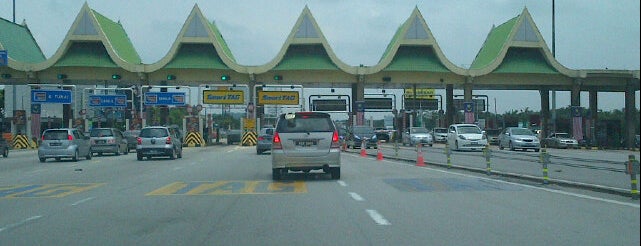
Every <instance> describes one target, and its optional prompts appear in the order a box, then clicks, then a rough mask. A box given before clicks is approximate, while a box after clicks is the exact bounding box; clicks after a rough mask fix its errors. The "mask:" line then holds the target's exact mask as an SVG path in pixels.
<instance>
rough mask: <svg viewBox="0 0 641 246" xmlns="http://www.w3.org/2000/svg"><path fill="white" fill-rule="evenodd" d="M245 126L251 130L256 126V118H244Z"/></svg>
mask: <svg viewBox="0 0 641 246" xmlns="http://www.w3.org/2000/svg"><path fill="white" fill-rule="evenodd" d="M243 128H244V129H246V130H251V129H254V128H256V119H252V118H243Z"/></svg>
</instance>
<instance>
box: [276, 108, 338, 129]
mask: <svg viewBox="0 0 641 246" xmlns="http://www.w3.org/2000/svg"><path fill="white" fill-rule="evenodd" d="M277 124H278V125H277V126H276V131H277V132H282V133H296V132H333V131H334V123H332V119H331V118H330V117H329V114H326V113H295V114H284V115H281V117H280V118H279V120H278V123H277Z"/></svg>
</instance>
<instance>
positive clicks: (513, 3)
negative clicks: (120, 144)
mask: <svg viewBox="0 0 641 246" xmlns="http://www.w3.org/2000/svg"><path fill="white" fill-rule="evenodd" d="M15 2H16V16H15V19H16V21H17V22H18V23H21V22H22V21H23V20H26V23H27V24H28V26H29V28H30V30H31V32H32V33H33V35H34V37H35V39H36V41H37V42H38V44H39V45H40V47H41V48H42V50H43V52H44V54H45V56H46V57H51V56H52V55H53V54H54V53H55V52H56V50H57V49H58V47H59V46H60V44H61V42H62V40H63V39H64V36H65V35H66V33H67V31H68V30H69V28H70V27H71V24H72V22H73V20H74V19H75V18H76V16H77V14H78V12H79V11H80V8H81V7H82V5H83V4H84V3H85V1H84V0H16V1H15ZM86 2H87V3H88V4H89V6H90V7H91V8H92V9H94V10H96V11H98V12H99V13H101V14H103V15H105V16H106V17H108V18H110V19H112V20H116V21H117V20H119V21H120V22H121V23H122V25H123V26H124V28H125V31H126V32H127V33H128V35H129V37H130V39H131V41H132V43H133V45H134V47H135V48H136V49H137V51H138V53H139V54H140V56H141V58H142V60H143V63H154V62H157V61H158V60H160V59H161V58H162V57H164V56H165V55H166V54H167V52H168V50H169V48H170V47H171V45H172V44H173V42H174V41H175V39H176V36H177V35H178V32H179V30H180V29H181V28H182V25H183V24H184V22H185V20H186V18H187V16H188V15H189V13H190V11H191V10H192V8H193V7H194V4H198V6H199V7H200V9H201V11H202V12H203V14H204V16H205V17H206V18H207V19H209V20H210V21H215V23H216V25H217V26H218V28H219V29H220V31H221V33H222V34H223V36H224V38H225V40H226V41H227V43H228V45H229V46H230V48H231V50H232V52H233V54H234V56H235V57H236V60H237V62H238V63H240V64H242V65H262V64H265V63H267V62H269V61H271V60H272V59H273V58H274V57H275V56H276V54H277V53H278V51H279V50H280V49H281V48H282V46H283V44H284V42H285V38H286V37H287V35H288V34H289V33H290V32H291V30H292V28H293V26H294V24H295V22H296V20H297V18H298V17H299V15H300V14H301V12H302V10H303V8H304V7H305V6H306V5H307V6H308V7H309V9H310V10H311V12H312V15H313V16H314V18H315V19H316V21H317V22H318V24H319V26H320V28H321V31H322V32H323V34H324V35H325V37H326V38H327V40H328V41H329V43H330V45H331V47H332V49H333V50H334V52H335V53H336V54H337V56H338V57H339V58H340V59H341V60H343V61H344V62H346V63H347V64H349V65H354V66H356V65H358V64H364V65H374V64H377V63H378V60H379V59H380V57H381V56H382V54H383V51H384V50H385V47H386V46H387V44H389V42H390V39H391V38H392V36H393V35H394V32H395V31H396V29H397V28H398V27H399V26H400V25H401V24H402V23H403V22H404V21H405V20H406V19H407V18H408V17H409V16H410V15H411V13H412V11H413V9H414V8H415V7H418V9H419V10H420V12H421V14H422V15H423V17H424V18H425V20H426V21H427V24H428V26H429V27H430V29H431V31H432V33H433V34H434V37H435V38H436V40H437V42H438V43H439V45H440V47H441V49H442V50H443V52H444V53H445V55H446V56H447V57H448V58H449V59H450V61H452V62H453V63H454V64H456V65H458V66H461V67H467V66H469V65H470V64H471V63H472V60H473V59H474V57H475V55H476V53H477V52H478V50H479V49H480V47H481V46H482V44H483V42H484V41H485V38H486V36H487V34H488V32H489V31H490V28H491V27H492V25H499V24H502V23H504V22H506V21H507V20H509V19H511V18H513V17H515V16H517V15H519V14H520V13H521V12H522V11H523V9H524V8H527V9H528V11H529V12H530V14H531V15H532V18H533V19H534V22H535V23H536V26H537V27H538V29H539V31H540V32H541V34H542V35H543V38H544V39H545V42H546V43H547V44H548V46H549V47H550V50H551V46H552V0H466V1H463V0H431V1H404V0H395V1H385V0H380V1H366V0H361V1H356V0H350V1H340V0H318V1H313V0H310V1H297V0H269V1H244V0H231V1H228V0H216V1H178V0H153V1H151V0H150V1H131V0H123V1H121V0H89V1H86ZM555 9H556V14H555V17H556V24H555V33H556V35H555V39H556V40H555V43H556V58H557V60H558V61H559V62H560V63H561V64H563V65H564V66H566V67H568V68H571V69H604V68H608V69H629V70H638V69H639V60H640V58H639V54H640V53H641V51H640V49H639V30H640V26H639V19H640V17H639V11H640V9H639V1H638V0H617V1H611V0H557V1H555ZM0 17H2V18H4V19H7V20H12V19H13V14H12V1H11V0H3V1H0ZM437 93H439V91H437ZM460 93H462V92H456V91H455V94H460ZM479 93H480V94H485V95H488V96H489V98H490V104H492V103H493V99H494V98H496V100H497V111H498V112H499V113H501V112H505V111H509V110H521V109H524V108H526V107H528V108H529V109H533V110H540V105H539V103H538V102H539V96H538V92H536V91H523V92H514V91H512V92H507V91H479V92H478V93H477V92H475V94H479ZM636 95H637V99H636V100H637V101H636V106H637V108H638V107H639V92H637V94H636ZM587 98H588V96H587V93H583V94H582V96H581V99H582V106H584V107H587V105H588V101H587ZM623 102H624V99H623V93H599V108H600V109H604V110H611V109H621V108H623ZM569 103H570V99H569V92H558V94H557V107H565V106H567V105H569ZM490 108H493V105H490Z"/></svg>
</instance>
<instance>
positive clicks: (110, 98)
mask: <svg viewBox="0 0 641 246" xmlns="http://www.w3.org/2000/svg"><path fill="white" fill-rule="evenodd" d="M89 106H90V107H112V108H126V107H127V96H126V95H91V96H89Z"/></svg>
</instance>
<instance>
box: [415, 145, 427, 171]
mask: <svg viewBox="0 0 641 246" xmlns="http://www.w3.org/2000/svg"><path fill="white" fill-rule="evenodd" d="M416 148H417V151H416V165H417V166H419V167H424V166H425V159H424V158H423V144H421V143H418V144H417V145H416Z"/></svg>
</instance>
